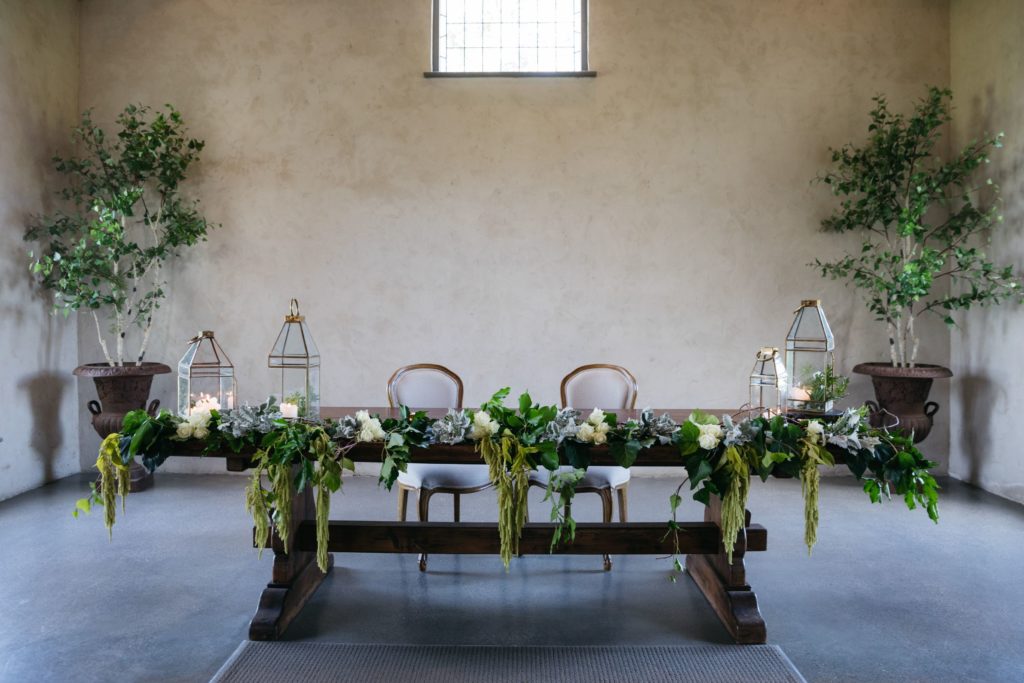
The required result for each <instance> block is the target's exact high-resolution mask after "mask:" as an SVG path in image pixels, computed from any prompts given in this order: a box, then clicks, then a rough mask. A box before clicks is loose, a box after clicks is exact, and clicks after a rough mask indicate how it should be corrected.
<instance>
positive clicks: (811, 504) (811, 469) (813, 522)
mask: <svg viewBox="0 0 1024 683" xmlns="http://www.w3.org/2000/svg"><path fill="white" fill-rule="evenodd" d="M820 481H821V473H820V472H818V463H817V462H816V461H815V460H813V459H812V458H806V459H805V460H804V464H803V466H802V467H801V468H800V483H801V489H802V490H803V494H804V543H806V544H807V554H808V555H810V554H811V549H812V548H814V544H815V543H817V542H818V484H819V483H820Z"/></svg>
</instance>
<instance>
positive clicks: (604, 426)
mask: <svg viewBox="0 0 1024 683" xmlns="http://www.w3.org/2000/svg"><path fill="white" fill-rule="evenodd" d="M610 429H611V427H609V426H608V423H607V422H602V423H601V424H599V425H594V431H595V432H597V433H598V434H607V433H608V430H610Z"/></svg>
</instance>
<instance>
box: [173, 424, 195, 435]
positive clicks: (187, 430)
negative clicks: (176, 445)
mask: <svg viewBox="0 0 1024 683" xmlns="http://www.w3.org/2000/svg"><path fill="white" fill-rule="evenodd" d="M176 434H177V437H178V438H179V439H188V438H190V437H191V436H192V425H191V424H189V423H188V422H179V423H178V431H177V432H176Z"/></svg>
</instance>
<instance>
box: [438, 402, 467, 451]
mask: <svg viewBox="0 0 1024 683" xmlns="http://www.w3.org/2000/svg"><path fill="white" fill-rule="evenodd" d="M470 424H471V423H470V420H469V415H467V414H466V411H465V410H454V409H452V408H449V409H448V414H447V415H445V416H444V417H442V418H441V419H440V420H436V421H435V422H434V423H433V424H431V425H430V429H429V430H428V433H427V437H428V439H431V440H433V442H434V443H443V444H448V445H452V444H457V443H462V442H463V441H465V440H466V439H467V438H469V432H470Z"/></svg>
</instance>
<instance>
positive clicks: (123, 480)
mask: <svg viewBox="0 0 1024 683" xmlns="http://www.w3.org/2000/svg"><path fill="white" fill-rule="evenodd" d="M120 443H121V435H120V434H117V433H114V434H108V435H107V437H106V438H105V439H103V442H102V443H101V444H100V452H99V455H98V456H97V457H96V469H98V470H99V471H100V499H101V500H102V502H103V523H104V524H105V525H106V527H107V534H108V535H109V536H111V537H113V534H114V522H115V521H117V495H118V494H120V496H121V512H124V510H125V498H127V497H128V490H129V485H130V484H131V476H130V472H129V469H128V465H125V464H124V463H123V462H122V461H121V446H120Z"/></svg>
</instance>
